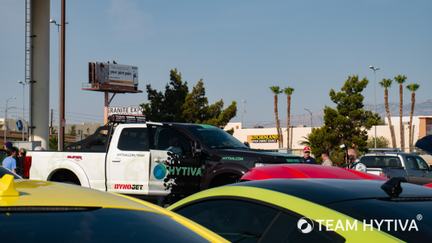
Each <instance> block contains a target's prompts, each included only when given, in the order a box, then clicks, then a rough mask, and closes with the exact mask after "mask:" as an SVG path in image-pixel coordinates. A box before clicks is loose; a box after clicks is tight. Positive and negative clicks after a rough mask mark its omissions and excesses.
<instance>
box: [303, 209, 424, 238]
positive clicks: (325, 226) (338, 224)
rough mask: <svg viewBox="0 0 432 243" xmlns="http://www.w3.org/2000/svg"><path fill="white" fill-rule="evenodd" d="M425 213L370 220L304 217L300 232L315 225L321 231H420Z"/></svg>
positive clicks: (309, 230) (309, 229)
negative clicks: (419, 225) (405, 217)
mask: <svg viewBox="0 0 432 243" xmlns="http://www.w3.org/2000/svg"><path fill="white" fill-rule="evenodd" d="M422 219H423V215H421V214H417V216H416V218H415V219H368V220H361V221H358V220H333V219H317V220H315V222H316V223H314V221H312V220H311V219H309V218H306V217H303V218H301V219H299V220H298V221H297V228H298V229H299V230H300V232H302V233H304V234H308V233H310V232H312V231H313V230H314V228H316V227H315V225H317V229H318V230H319V231H359V230H360V231H402V232H404V231H419V228H418V225H417V223H418V221H421V220H422Z"/></svg>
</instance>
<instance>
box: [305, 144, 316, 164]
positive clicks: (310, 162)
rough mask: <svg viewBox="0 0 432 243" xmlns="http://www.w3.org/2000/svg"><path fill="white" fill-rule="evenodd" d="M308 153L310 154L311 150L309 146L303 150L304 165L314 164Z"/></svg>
mask: <svg viewBox="0 0 432 243" xmlns="http://www.w3.org/2000/svg"><path fill="white" fill-rule="evenodd" d="M310 153H311V148H310V147H309V146H306V147H304V148H303V159H304V162H305V163H306V164H316V161H315V159H314V158H312V157H311V156H310Z"/></svg>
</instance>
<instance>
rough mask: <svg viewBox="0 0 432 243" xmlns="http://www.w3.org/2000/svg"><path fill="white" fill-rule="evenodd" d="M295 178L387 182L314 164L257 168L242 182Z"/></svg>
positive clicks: (362, 173) (359, 173)
mask: <svg viewBox="0 0 432 243" xmlns="http://www.w3.org/2000/svg"><path fill="white" fill-rule="evenodd" d="M277 178H280V179H283V178H285V179H294V178H329V179H357V180H358V179H370V180H385V179H386V178H385V177H382V176H377V175H373V174H368V173H364V172H360V171H356V170H350V169H345V168H340V167H335V166H322V165H313V164H284V165H272V166H263V167H255V168H252V169H251V170H250V171H248V172H247V173H246V174H244V175H243V176H242V178H241V179H242V180H264V179H277Z"/></svg>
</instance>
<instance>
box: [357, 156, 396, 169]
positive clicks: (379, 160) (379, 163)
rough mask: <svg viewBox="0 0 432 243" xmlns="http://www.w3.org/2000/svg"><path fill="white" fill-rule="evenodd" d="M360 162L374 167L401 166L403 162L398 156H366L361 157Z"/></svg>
mask: <svg viewBox="0 0 432 243" xmlns="http://www.w3.org/2000/svg"><path fill="white" fill-rule="evenodd" d="M360 163H363V164H364V165H366V167H373V168H387V167H389V168H401V167H402V163H401V161H400V159H399V157H396V156H364V157H362V158H360Z"/></svg>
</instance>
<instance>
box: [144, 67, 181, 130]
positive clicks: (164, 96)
mask: <svg viewBox="0 0 432 243" xmlns="http://www.w3.org/2000/svg"><path fill="white" fill-rule="evenodd" d="M146 89H147V99H148V101H149V103H145V104H141V106H142V107H143V109H144V114H145V115H146V118H147V119H148V120H151V121H167V122H174V121H175V122H186V120H184V118H183V116H182V109H181V107H182V106H183V103H184V100H185V98H186V95H187V94H188V92H189V89H188V86H187V82H183V81H182V76H181V73H180V72H178V71H177V69H173V70H171V71H170V82H169V83H168V84H167V85H166V86H165V92H164V93H162V92H161V91H157V90H156V89H153V88H152V87H151V85H147V86H146Z"/></svg>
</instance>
